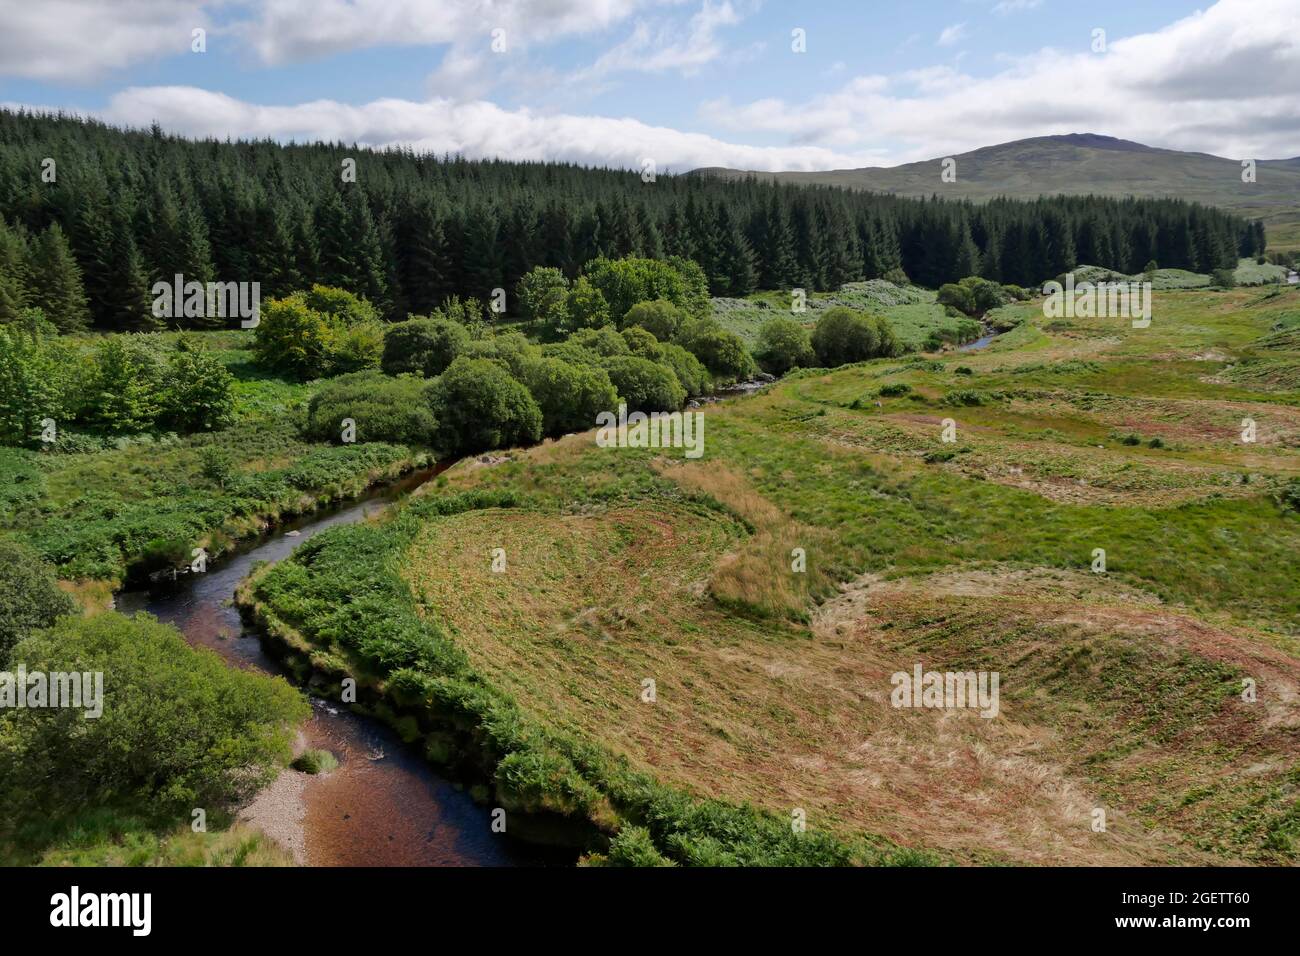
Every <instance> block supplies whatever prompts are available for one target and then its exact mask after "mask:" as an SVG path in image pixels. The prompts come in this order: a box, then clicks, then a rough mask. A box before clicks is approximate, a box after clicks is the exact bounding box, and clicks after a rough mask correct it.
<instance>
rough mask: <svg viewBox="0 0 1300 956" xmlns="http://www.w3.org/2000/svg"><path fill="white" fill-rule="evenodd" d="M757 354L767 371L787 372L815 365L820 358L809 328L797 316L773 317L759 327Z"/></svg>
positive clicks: (781, 373) (755, 351)
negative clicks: (800, 322) (799, 321)
mask: <svg viewBox="0 0 1300 956" xmlns="http://www.w3.org/2000/svg"><path fill="white" fill-rule="evenodd" d="M754 357H755V358H757V359H758V364H759V365H760V366H761V367H762V368H763V370H764V371H766V372H771V373H772V374H773V375H784V374H785V373H786V372H788V371H790V369H792V368H798V367H800V366H811V365H813V364H814V363H815V362H816V361H817V355H816V353H814V352H813V347H812V338H811V336H809V334H808V330H807V329H805V328H804V327H803V326H802V325H800V324H799V323H798V322H796V321H795V320H794V319H788V318H783V317H778V318H775V319H769V320H768V321H767V322H765V323H763V327H762V328H761V329H759V330H758V345H757V347H756V348H755V350H754Z"/></svg>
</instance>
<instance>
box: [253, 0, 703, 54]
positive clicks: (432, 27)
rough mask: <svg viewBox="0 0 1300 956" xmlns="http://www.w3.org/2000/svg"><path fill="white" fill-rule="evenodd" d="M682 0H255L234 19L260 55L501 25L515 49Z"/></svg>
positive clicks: (450, 40) (474, 32)
mask: <svg viewBox="0 0 1300 956" xmlns="http://www.w3.org/2000/svg"><path fill="white" fill-rule="evenodd" d="M679 2H681V0H544V2H538V0H493V2H485V0H262V3H261V4H260V8H259V11H258V15H257V16H256V18H255V19H253V20H251V21H246V22H245V23H243V24H242V25H241V26H240V28H239V29H240V31H241V32H242V33H243V34H244V35H245V36H246V37H247V38H248V40H249V42H251V43H252V44H253V45H254V47H255V48H256V50H257V53H258V55H259V57H260V59H261V60H262V61H263V62H264V63H269V64H276V63H285V62H292V61H297V60H305V59H312V58H316V57H322V56H327V55H329V54H332V53H338V52H341V51H343V50H355V49H361V48H365V47H374V46H383V45H398V46H430V45H441V44H456V45H458V46H462V47H465V48H467V49H480V50H483V51H487V50H488V49H489V45H490V43H491V40H492V31H493V30H496V29H500V30H504V31H505V36H506V40H507V44H508V45H509V46H510V47H511V48H512V49H516V50H521V49H527V48H529V47H531V46H535V45H537V44H541V43H548V42H550V41H552V40H555V39H557V38H560V37H566V36H578V35H584V34H592V33H597V32H600V31H602V30H605V29H608V28H609V27H611V26H613V25H615V24H617V23H619V22H621V21H623V20H626V19H627V18H628V17H630V16H631V15H633V14H634V13H636V12H637V11H638V10H640V9H642V8H645V7H650V6H655V5H659V4H663V3H670V4H671V3H679Z"/></svg>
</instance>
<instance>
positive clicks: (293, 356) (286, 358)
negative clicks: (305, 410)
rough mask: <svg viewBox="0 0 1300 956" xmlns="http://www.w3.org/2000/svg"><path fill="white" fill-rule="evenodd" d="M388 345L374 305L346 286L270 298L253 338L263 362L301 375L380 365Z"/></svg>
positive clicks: (322, 373) (289, 374)
mask: <svg viewBox="0 0 1300 956" xmlns="http://www.w3.org/2000/svg"><path fill="white" fill-rule="evenodd" d="M383 348H384V331H383V325H382V324H381V323H380V321H379V319H378V317H377V315H376V313H375V310H374V308H373V307H372V306H371V305H370V304H369V303H368V302H366V301H365V300H364V299H359V298H357V297H356V296H354V295H352V294H351V293H349V292H346V291H344V290H343V289H332V288H328V287H326V286H321V285H316V286H312V288H311V289H310V290H309V291H307V292H295V293H293V294H292V295H289V296H286V297H285V298H283V299H272V300H271V301H270V302H268V303H267V304H266V305H265V306H264V307H263V308H262V311H261V321H260V322H259V323H258V326H257V330H256V332H255V333H254V339H253V353H254V354H255V355H256V356H257V359H258V361H259V362H260V363H261V364H262V365H263V366H265V367H266V368H268V369H271V370H272V371H276V372H280V373H281V374H284V375H288V376H292V377H295V378H299V379H311V378H320V377H322V376H325V375H339V374H342V373H344V372H355V371H359V370H361V369H365V368H376V367H378V365H379V362H380V358H381V356H382V354H383Z"/></svg>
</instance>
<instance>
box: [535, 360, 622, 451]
mask: <svg viewBox="0 0 1300 956" xmlns="http://www.w3.org/2000/svg"><path fill="white" fill-rule="evenodd" d="M526 384H527V386H528V390H529V391H530V392H531V393H532V395H533V398H534V399H536V400H537V404H538V406H540V408H541V410H542V433H543V434H545V435H552V436H554V435H563V434H565V433H566V432H574V431H585V430H586V429H589V428H594V427H595V425H596V415H597V414H598V413H600V412H603V411H607V410H609V409H613V408H615V407H616V406H617V404H618V394H617V392H616V391H615V390H614V386H613V384H612V383H611V382H610V380H609V374H608V373H607V372H606V371H605V370H604V369H603V368H600V367H598V366H593V365H570V364H569V363H568V362H564V361H562V360H560V359H557V358H544V359H541V360H540V361H538V362H536V363H535V364H534V365H532V366H531V367H530V368H529V370H528V377H527V379H526Z"/></svg>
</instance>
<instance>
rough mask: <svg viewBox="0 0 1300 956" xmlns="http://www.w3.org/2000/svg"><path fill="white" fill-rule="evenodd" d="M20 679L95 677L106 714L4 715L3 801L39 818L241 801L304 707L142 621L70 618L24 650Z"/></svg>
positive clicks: (283, 751)
mask: <svg viewBox="0 0 1300 956" xmlns="http://www.w3.org/2000/svg"><path fill="white" fill-rule="evenodd" d="M12 659H13V661H15V662H17V663H21V664H24V665H25V666H26V668H27V670H28V672H29V673H30V672H32V671H65V672H73V671H76V672H90V673H95V672H100V673H102V674H103V702H102V703H103V713H102V715H101V716H99V717H97V718H93V719H89V718H87V717H86V716H85V713H84V709H82V710H77V709H71V708H49V709H36V710H28V709H23V710H16V709H5V710H3V711H0V797H2V798H3V802H4V806H6V807H9V808H13V809H14V810H15V811H17V812H18V813H23V812H26V813H27V814H30V815H33V816H37V817H39V818H47V817H49V816H54V815H57V814H60V813H64V812H72V811H77V810H82V809H84V808H86V807H89V806H95V805H103V804H108V803H114V802H119V801H131V802H133V803H143V804H144V805H145V806H147V807H148V808H149V809H151V810H153V811H156V812H157V813H159V814H168V815H172V816H180V818H182V819H188V817H189V813H190V810H191V809H192V808H194V807H206V808H208V809H209V810H210V811H211V810H216V809H220V808H223V807H226V806H228V805H230V804H231V803H232V802H233V801H237V800H240V799H243V798H246V797H248V796H249V795H251V794H252V793H254V792H256V791H257V789H258V788H259V787H261V786H262V785H264V784H265V783H267V782H268V781H269V780H270V779H271V777H272V776H274V774H275V772H276V770H277V769H278V768H279V767H280V766H282V765H283V764H284V763H285V762H286V761H287V760H288V758H289V754H290V746H289V745H290V742H291V740H292V738H293V734H294V728H295V725H296V724H297V723H299V722H300V721H302V720H305V719H306V718H307V717H308V716H309V715H310V713H311V708H310V707H308V706H307V704H306V702H305V701H304V700H303V699H302V697H301V696H300V695H299V694H298V692H297V691H295V690H294V689H293V688H292V687H290V686H289V685H288V684H286V683H285V682H284V681H283V680H282V679H280V678H271V677H265V676H263V675H261V674H257V673H254V672H252V671H247V670H242V669H240V668H234V667H229V666H227V665H226V664H225V663H224V662H223V661H222V660H221V659H220V658H219V657H218V656H217V655H216V654H214V653H212V652H211V651H206V650H194V649H192V648H191V647H190V646H189V645H188V644H186V643H185V639H184V638H183V637H181V635H180V633H179V632H178V631H177V630H176V629H175V628H173V627H171V626H170V625H165V624H160V623H158V622H157V621H155V620H154V619H153V618H151V617H149V616H147V615H143V614H141V615H136V616H135V617H125V616H123V615H121V614H116V613H112V612H108V613H104V614H99V615H96V616H94V617H90V618H83V617H76V616H68V617H64V618H62V619H60V620H59V621H58V622H57V623H56V624H55V625H54V626H53V627H52V628H50V629H49V630H45V631H40V632H37V633H36V634H34V635H32V636H31V637H28V638H27V639H25V640H23V641H21V642H20V643H19V644H18V645H17V646H16V647H15V648H14V649H13V652H12Z"/></svg>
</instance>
